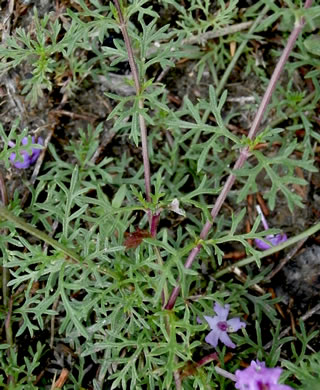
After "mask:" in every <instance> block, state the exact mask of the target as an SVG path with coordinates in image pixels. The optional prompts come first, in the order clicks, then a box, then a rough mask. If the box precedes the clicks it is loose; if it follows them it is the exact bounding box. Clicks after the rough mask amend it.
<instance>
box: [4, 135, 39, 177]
mask: <svg viewBox="0 0 320 390" xmlns="http://www.w3.org/2000/svg"><path fill="white" fill-rule="evenodd" d="M31 139H32V144H39V145H43V139H42V138H41V137H39V138H38V139H37V141H36V140H35V137H32V138H31ZM21 144H22V145H27V144H28V137H24V138H23V139H22V141H21ZM9 146H11V147H14V146H15V144H14V142H12V141H10V142H9ZM40 152H41V149H36V148H32V153H31V154H29V153H28V152H27V151H26V150H24V149H22V150H21V151H20V155H21V157H22V159H23V160H22V161H21V160H19V158H17V157H16V153H14V152H12V153H11V155H10V160H11V161H12V163H13V165H14V166H15V167H16V168H19V169H26V168H29V166H30V165H32V164H34V163H35V162H36V161H37V159H38V157H39V155H40Z"/></svg>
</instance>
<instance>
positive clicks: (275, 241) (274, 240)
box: [254, 206, 288, 251]
mask: <svg viewBox="0 0 320 390" xmlns="http://www.w3.org/2000/svg"><path fill="white" fill-rule="evenodd" d="M257 211H258V214H260V215H261V222H262V224H263V227H264V228H265V230H268V229H269V226H268V223H267V221H266V218H265V216H264V215H263V212H262V210H261V208H260V206H257ZM265 239H266V241H269V242H270V243H271V244H272V246H276V245H279V244H281V243H282V242H285V241H287V239H288V238H287V235H286V234H285V233H279V234H276V235H274V234H268V235H267V236H266V238H265ZM254 242H255V244H256V246H257V247H258V248H259V249H261V250H263V251H264V250H266V249H269V248H271V245H270V244H267V243H266V242H264V241H262V240H260V239H259V238H256V239H255V240H254Z"/></svg>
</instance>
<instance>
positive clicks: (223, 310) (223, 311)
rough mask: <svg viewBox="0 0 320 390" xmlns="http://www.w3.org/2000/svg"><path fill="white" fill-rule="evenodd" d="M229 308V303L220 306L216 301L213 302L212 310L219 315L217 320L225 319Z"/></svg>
mask: <svg viewBox="0 0 320 390" xmlns="http://www.w3.org/2000/svg"><path fill="white" fill-rule="evenodd" d="M229 310H230V305H224V306H220V305H219V303H218V302H216V303H215V304H214V311H215V312H216V314H217V316H218V317H219V321H226V319H227V317H228V314H229Z"/></svg>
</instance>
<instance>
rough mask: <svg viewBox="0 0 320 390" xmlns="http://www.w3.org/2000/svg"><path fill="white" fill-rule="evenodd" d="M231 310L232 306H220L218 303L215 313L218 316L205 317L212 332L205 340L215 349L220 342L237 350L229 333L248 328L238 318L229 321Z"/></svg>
mask: <svg viewBox="0 0 320 390" xmlns="http://www.w3.org/2000/svg"><path fill="white" fill-rule="evenodd" d="M229 309H230V305H225V306H220V305H219V303H217V302H216V303H215V305H214V311H215V312H216V314H217V315H216V316H214V317H208V316H204V318H205V320H206V321H207V322H208V324H209V326H210V328H211V332H210V333H209V334H208V335H207V336H206V338H205V340H206V342H207V343H208V344H210V345H212V346H213V347H216V346H217V345H218V341H219V340H220V341H221V342H222V343H223V344H225V345H226V346H227V347H230V348H235V344H234V343H233V342H232V341H231V339H230V337H229V336H228V333H231V332H237V331H238V330H239V329H240V328H244V327H245V326H246V324H245V323H244V322H241V321H240V318H238V317H236V318H231V319H230V320H227V317H228V314H229Z"/></svg>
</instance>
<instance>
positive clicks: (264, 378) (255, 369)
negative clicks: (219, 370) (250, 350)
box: [235, 360, 292, 390]
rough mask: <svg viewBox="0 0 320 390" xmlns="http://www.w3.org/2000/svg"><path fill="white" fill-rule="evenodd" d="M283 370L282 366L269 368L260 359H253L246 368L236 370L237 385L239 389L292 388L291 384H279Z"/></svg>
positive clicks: (283, 389)
mask: <svg viewBox="0 0 320 390" xmlns="http://www.w3.org/2000/svg"><path fill="white" fill-rule="evenodd" d="M281 372H282V369H281V368H280V367H275V368H267V367H265V364H264V363H262V362H259V361H258V360H257V362H255V361H252V362H251V365H250V366H249V367H247V368H246V369H244V370H237V371H236V372H235V376H236V384H235V387H236V389H239V390H261V389H268V390H292V388H291V387H290V386H286V385H279V384H278V380H279V377H280V375H281Z"/></svg>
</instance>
